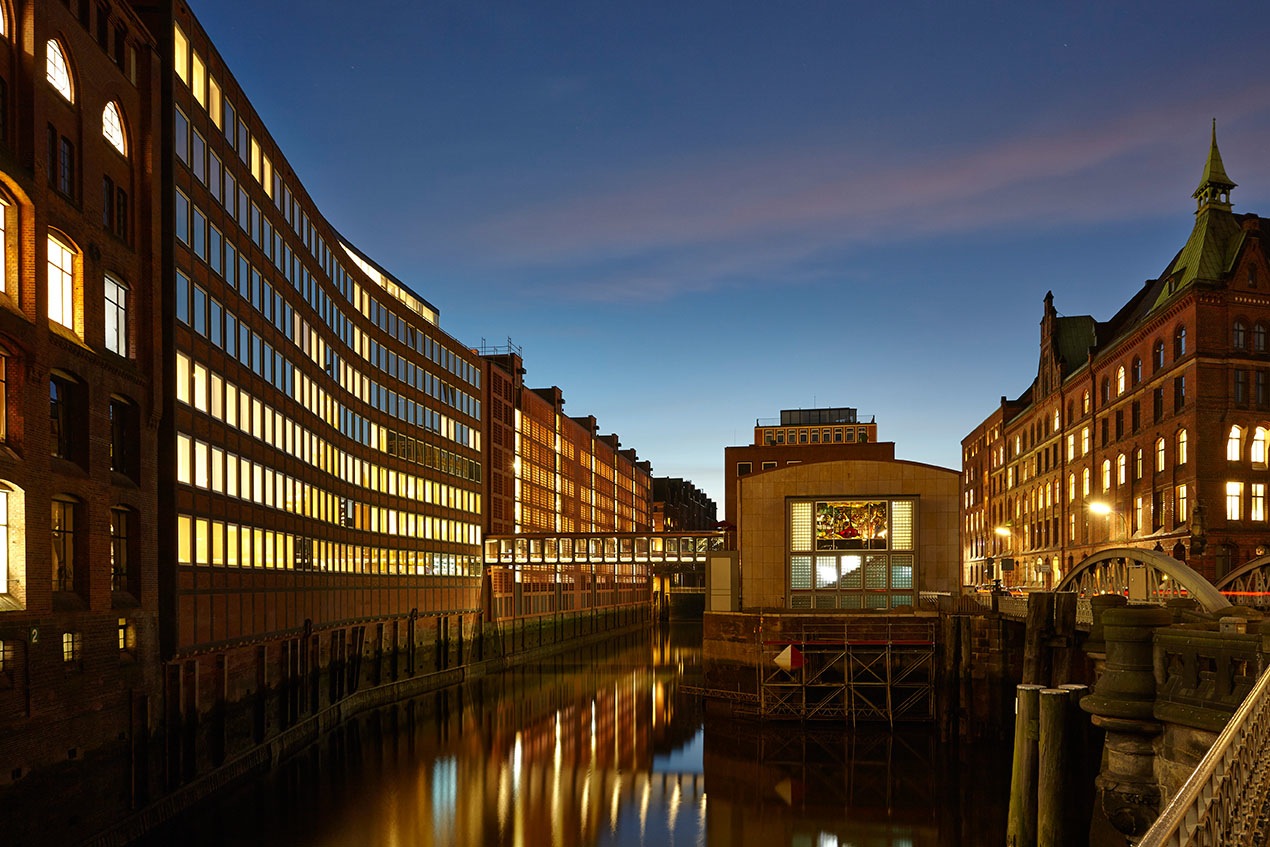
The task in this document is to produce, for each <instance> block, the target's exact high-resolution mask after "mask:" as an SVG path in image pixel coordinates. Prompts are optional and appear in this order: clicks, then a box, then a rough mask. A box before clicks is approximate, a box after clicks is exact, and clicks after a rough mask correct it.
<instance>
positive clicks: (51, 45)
mask: <svg viewBox="0 0 1270 847" xmlns="http://www.w3.org/2000/svg"><path fill="white" fill-rule="evenodd" d="M44 50H45V53H46V54H47V57H48V58H47V61H46V62H45V68H44V75H45V77H46V78H47V79H48V81H49V85H51V86H53V90H54V91H56V92H57V93H58V94H60V95H62V96H63V97H65V98H66V100H67V102H69V103H74V102H75V91H74V89H73V87H72V86H71V71H70V68H69V66H67V64H66V54H65V53H63V52H62V45H60V44H58V43H57V41H55V40H53V39H49V42H48V44H46V45H45V46H44Z"/></svg>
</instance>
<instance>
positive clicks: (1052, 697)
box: [1036, 688, 1073, 847]
mask: <svg viewBox="0 0 1270 847" xmlns="http://www.w3.org/2000/svg"><path fill="white" fill-rule="evenodd" d="M1072 708H1073V704H1072V698H1071V695H1070V693H1069V692H1067V691H1064V690H1063V689H1061V688H1046V689H1045V690H1043V691H1042V692H1041V693H1040V720H1039V725H1040V738H1039V739H1038V743H1037V751H1038V753H1037V754H1038V759H1039V761H1038V768H1037V779H1036V791H1037V799H1036V843H1037V845H1038V847H1066V845H1067V843H1068V838H1067V831H1068V826H1067V817H1068V813H1069V811H1070V810H1069V809H1068V796H1067V775H1068V768H1069V767H1070V761H1069V757H1068V753H1067V744H1068V725H1069V724H1070V723H1071V712H1072Z"/></svg>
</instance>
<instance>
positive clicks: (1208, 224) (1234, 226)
mask: <svg viewBox="0 0 1270 847" xmlns="http://www.w3.org/2000/svg"><path fill="white" fill-rule="evenodd" d="M1234 187H1235V183H1234V182H1232V181H1231V179H1230V177H1229V176H1227V175H1226V168H1225V166H1224V165H1223V164H1222V160H1221V151H1219V150H1218V149H1217V121H1216V120H1214V121H1213V139H1212V144H1211V145H1210V147H1209V150H1208V161H1207V162H1205V163H1204V175H1203V177H1202V178H1201V179H1200V184H1199V188H1196V189H1195V193H1194V194H1193V195H1192V196H1193V197H1195V198H1196V200H1197V201H1198V206H1199V207H1198V208H1197V209H1196V211H1195V227H1194V228H1193V229H1192V230H1191V236H1190V238H1188V239H1187V240H1186V246H1185V247H1183V248H1182V251H1181V252H1180V253H1178V254H1177V258H1176V259H1174V260H1173V264H1172V265H1171V266H1170V267H1169V269H1168V270H1167V271H1166V272H1165V273H1164V275H1163V276H1162V277H1161V278H1160V279H1161V281H1162V282H1163V283H1164V284H1163V285H1162V286H1161V287H1160V290H1159V292H1158V295H1157V297H1156V299H1155V303H1154V305H1153V306H1152V307H1151V310H1154V309H1157V308H1159V307H1160V306H1161V305H1162V304H1163V303H1164V302H1165V301H1167V300H1169V299H1170V298H1172V297H1173V295H1174V294H1176V293H1177V292H1178V291H1180V290H1182V289H1183V288H1185V287H1186V286H1188V285H1190V284H1191V283H1193V282H1195V281H1196V280H1214V281H1215V280H1218V279H1221V278H1222V277H1223V276H1225V275H1226V274H1227V273H1229V271H1230V268H1231V265H1232V263H1233V262H1234V260H1235V257H1236V256H1237V255H1238V253H1239V248H1240V246H1241V245H1242V243H1243V239H1244V234H1243V230H1242V228H1241V227H1240V225H1239V221H1237V220H1236V219H1235V215H1234V214H1233V213H1232V212H1231V206H1230V189H1232V188H1234Z"/></svg>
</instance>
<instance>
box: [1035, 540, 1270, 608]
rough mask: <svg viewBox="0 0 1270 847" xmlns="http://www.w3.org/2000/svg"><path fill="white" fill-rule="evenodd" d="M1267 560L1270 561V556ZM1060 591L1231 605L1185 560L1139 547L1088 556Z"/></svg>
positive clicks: (1204, 605) (1143, 600)
mask: <svg viewBox="0 0 1270 847" xmlns="http://www.w3.org/2000/svg"><path fill="white" fill-rule="evenodd" d="M1266 560H1267V562H1268V563H1270V557H1266ZM1241 570H1242V568H1241ZM1056 590H1058V591H1075V592H1077V593H1078V594H1081V595H1082V596H1085V597H1092V596H1094V595H1095V594H1124V593H1127V594H1128V597H1129V602H1131V603H1163V602H1164V601H1166V600H1170V599H1172V598H1174V597H1190V598H1191V599H1193V600H1196V601H1197V602H1198V603H1199V605H1200V607H1201V608H1203V609H1204V611H1206V612H1218V611H1221V610H1222V609H1227V608H1229V607H1230V601H1229V600H1227V599H1226V597H1225V595H1223V594H1222V593H1221V592H1220V591H1218V590H1217V589H1216V588H1215V587H1214V586H1213V584H1212V583H1211V582H1209V581H1208V580H1207V579H1205V578H1204V577H1203V576H1201V575H1200V574H1199V573H1198V572H1196V571H1195V570H1194V569H1192V568H1191V567H1190V566H1189V565H1187V564H1186V563H1185V562H1179V561H1178V560H1177V559H1174V558H1173V557H1172V556H1167V555H1165V554H1164V553H1160V552H1157V551H1155V550H1143V549H1141V548H1138V547H1111V548H1109V549H1107V550H1100V551H1098V552H1097V553H1094V554H1092V555H1090V556H1087V557H1085V558H1084V559H1082V560H1081V561H1080V562H1078V563H1077V564H1076V566H1075V567H1073V568H1072V569H1071V570H1070V571H1069V572H1068V573H1067V575H1066V576H1065V577H1063V579H1062V581H1061V582H1059V584H1058V587H1057V589H1056Z"/></svg>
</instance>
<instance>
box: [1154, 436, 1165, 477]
mask: <svg viewBox="0 0 1270 847" xmlns="http://www.w3.org/2000/svg"><path fill="white" fill-rule="evenodd" d="M1163 470H1164V439H1163V438H1157V439H1155V472H1156V473H1160V472H1161V471H1163Z"/></svg>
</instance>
